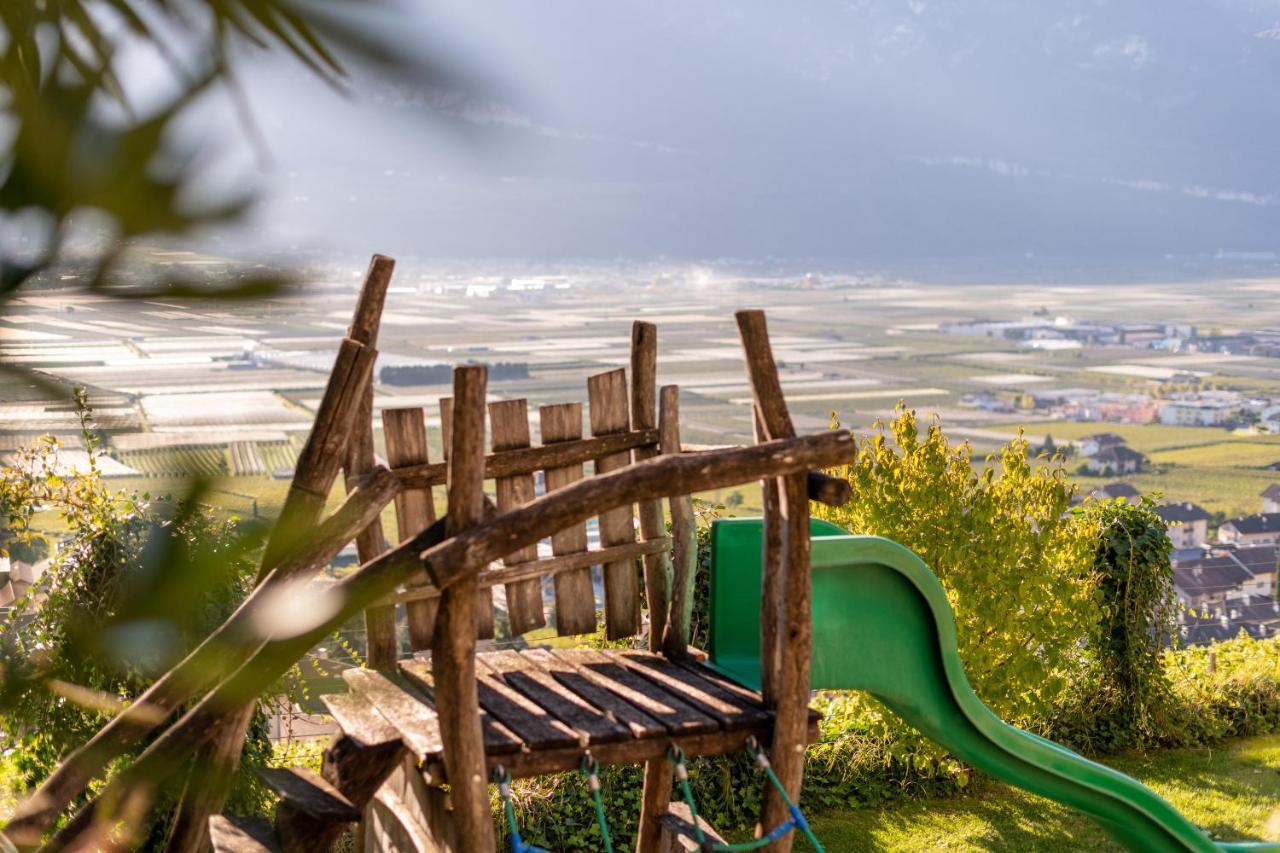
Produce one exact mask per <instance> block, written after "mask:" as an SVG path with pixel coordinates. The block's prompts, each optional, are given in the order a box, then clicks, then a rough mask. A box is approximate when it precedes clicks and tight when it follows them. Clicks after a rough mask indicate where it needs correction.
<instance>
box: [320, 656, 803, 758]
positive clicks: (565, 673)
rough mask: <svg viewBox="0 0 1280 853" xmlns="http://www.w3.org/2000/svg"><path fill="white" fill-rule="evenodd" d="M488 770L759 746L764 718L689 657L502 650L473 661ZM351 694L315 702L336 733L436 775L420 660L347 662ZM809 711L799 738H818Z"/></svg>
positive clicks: (757, 704) (768, 725)
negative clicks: (396, 745)
mask: <svg viewBox="0 0 1280 853" xmlns="http://www.w3.org/2000/svg"><path fill="white" fill-rule="evenodd" d="M476 662H477V668H476V675H477V678H478V682H479V693H480V707H481V724H482V727H483V731H484V745H485V754H486V761H487V763H488V767H489V770H490V771H492V770H493V768H494V767H496V766H497V765H502V766H503V767H504V768H506V770H507V771H508V772H509V773H511V775H512V776H513V777H521V776H535V775H539V774H543V773H556V772H561V771H565V770H574V769H577V768H578V767H579V765H580V764H581V761H582V758H583V754H584V753H585V752H586V751H588V750H589V751H590V752H591V754H592V756H593V757H594V758H595V759H596V760H597V761H599V762H600V763H601V764H622V763H634V762H640V761H646V760H648V759H650V758H658V757H661V756H662V755H664V754H665V753H666V751H667V749H668V748H669V747H670V746H671V745H673V744H674V745H678V746H679V747H680V748H681V749H683V750H684V752H685V753H686V754H688V755H717V754H721V753H726V752H733V751H735V750H738V749H742V748H743V747H744V746H745V744H746V742H747V739H748V738H749V737H752V736H754V737H755V738H756V739H757V740H759V741H760V742H761V743H764V744H768V743H769V742H770V739H771V738H772V733H773V722H774V715H773V713H772V712H771V711H770V710H769V709H767V708H765V707H764V705H763V703H762V700H761V698H760V696H759V694H757V693H755V692H753V691H751V690H748V689H746V688H744V687H742V686H740V685H738V684H735V683H734V682H732V681H730V680H728V679H727V678H725V677H724V676H721V675H720V674H718V673H716V672H714V671H712V670H711V669H709V668H707V667H705V666H702V665H700V664H697V663H692V662H690V663H673V662H672V661H669V660H667V659H666V658H664V657H662V656H661V655H657V654H652V653H649V652H643V651H629V650H628V651H617V650H610V651H595V650H559V649H557V650H547V649H531V650H525V651H520V652H516V651H501V652H490V653H487V654H481V655H478V656H477V659H476ZM345 677H346V680H347V683H348V685H349V686H350V688H351V694H350V695H349V696H334V697H325V701H326V703H327V704H328V705H329V708H330V711H331V712H332V713H333V715H334V717H335V719H336V720H337V721H338V724H339V726H340V727H341V728H342V729H343V731H344V732H345V733H347V734H349V735H351V736H353V737H356V738H357V739H360V740H362V741H364V742H366V743H376V742H379V741H381V740H385V739H386V737H387V735H388V732H389V731H392V730H393V731H394V732H395V733H396V734H397V735H398V736H399V737H400V739H401V740H402V742H403V743H404V744H405V745H406V746H407V747H408V748H409V749H410V751H412V752H413V753H414V754H415V755H416V757H417V758H418V759H419V761H421V762H422V766H423V769H424V772H425V773H426V775H427V776H428V778H429V780H430V781H432V782H444V781H446V780H445V778H444V763H443V744H442V743H441V739H440V727H439V721H438V719H437V717H436V711H435V707H434V705H433V701H432V695H433V682H432V675H431V667H430V664H429V663H427V662H424V661H420V660H408V661H402V662H401V663H400V665H399V668H398V671H397V672H395V673H391V674H385V673H379V672H376V671H373V670H365V669H353V670H349V671H348V672H347V673H346V674H345ZM818 719H819V715H818V713H817V712H816V711H812V710H811V711H810V720H809V740H810V742H812V741H814V740H816V739H817V737H818V726H817V723H818Z"/></svg>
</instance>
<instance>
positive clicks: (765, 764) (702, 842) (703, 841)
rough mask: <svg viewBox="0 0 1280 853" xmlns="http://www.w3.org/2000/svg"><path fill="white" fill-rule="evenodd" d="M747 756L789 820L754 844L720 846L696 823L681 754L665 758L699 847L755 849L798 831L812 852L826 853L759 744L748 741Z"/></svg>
mask: <svg viewBox="0 0 1280 853" xmlns="http://www.w3.org/2000/svg"><path fill="white" fill-rule="evenodd" d="M747 754H748V755H750V756H751V758H752V760H754V761H755V763H756V767H758V768H759V769H760V771H761V772H762V773H764V774H765V776H766V777H767V778H768V779H769V782H770V784H772V785H773V789H774V790H775V791H777V792H778V796H780V797H782V802H783V803H785V804H786V806H787V811H788V812H789V813H790V817H788V818H787V819H786V820H784V821H783V822H782V823H780V824H778V825H777V826H775V827H774V828H773V829H771V830H769V831H768V832H767V833H765V834H764V835H761V836H760V837H759V838H757V839H755V840H754V841H744V842H741V843H739V844H720V843H711V842H709V841H707V837H706V835H704V834H703V832H702V826H701V825H700V824H699V823H698V807H697V805H695V804H694V801H693V790H692V789H691V788H690V787H689V769H688V768H687V767H686V766H685V763H684V751H683V750H681V749H680V748H679V747H674V746H673V747H672V748H671V749H670V751H669V753H668V757H669V758H670V759H671V762H672V763H673V764H674V765H675V776H676V781H678V782H679V783H680V794H681V796H682V797H683V798H684V802H685V805H687V806H688V807H689V816H690V817H691V818H692V820H693V833H694V837H695V838H696V839H697V841H698V846H699V847H700V848H701V849H703V850H711V851H717V853H736V852H737V851H746V850H758V849H760V848H761V847H764V846H765V845H767V844H772V843H773V842H775V841H777V840H778V839H780V838H783V837H784V836H786V834H787V833H788V832H791V831H792V830H795V829H799V830H800V831H801V832H803V833H804V835H805V837H806V838H808V839H809V843H810V844H812V845H813V849H814V850H816V851H818V853H825V851H824V849H823V847H822V844H820V843H819V842H818V839H817V838H816V837H815V836H814V834H813V830H812V829H810V828H809V822H808V821H807V820H805V818H804V815H803V814H802V813H801V812H800V807H799V806H797V805H796V804H795V803H794V802H792V801H791V797H789V796H787V790H786V788H784V787H782V783H781V782H780V781H778V777H777V775H775V774H774V772H773V767H772V766H770V764H769V758H768V756H766V755H765V754H764V750H763V749H761V747H760V744H759V743H758V742H757V741H756V739H755V738H754V737H752V738H748V739H747Z"/></svg>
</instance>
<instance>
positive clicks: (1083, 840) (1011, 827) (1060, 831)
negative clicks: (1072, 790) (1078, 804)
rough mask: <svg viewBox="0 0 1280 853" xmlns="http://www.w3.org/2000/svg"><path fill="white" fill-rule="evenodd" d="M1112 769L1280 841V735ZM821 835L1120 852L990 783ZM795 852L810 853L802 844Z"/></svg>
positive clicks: (835, 823) (1128, 761)
mask: <svg viewBox="0 0 1280 853" xmlns="http://www.w3.org/2000/svg"><path fill="white" fill-rule="evenodd" d="M1107 763H1109V764H1111V765H1112V766H1113V767H1116V768H1117V769H1119V770H1121V771H1123V772H1125V773H1128V774H1130V775H1132V776H1135V777H1137V778H1138V779H1141V780H1142V781H1143V782H1144V783H1146V784H1147V785H1150V786H1151V787H1152V788H1154V789H1155V790H1156V791H1157V792H1159V793H1160V795H1161V796H1163V797H1165V798H1166V799H1168V800H1169V801H1170V802H1172V803H1173V804H1174V805H1175V806H1176V807H1177V808H1178V809H1179V810H1181V811H1182V812H1183V813H1184V814H1185V815H1187V816H1188V817H1189V818H1190V819H1191V820H1192V821H1194V822H1195V823H1197V824H1198V825H1200V826H1202V827H1204V828H1206V829H1207V830H1209V832H1211V833H1212V834H1213V835H1214V836H1216V837H1219V838H1222V839H1227V840H1240V841H1242V840H1261V841H1275V840H1280V735H1272V736H1268V737H1256V738H1241V739H1239V740H1235V741H1230V742H1227V743H1224V744H1220V745H1218V746H1215V747H1212V748H1207V749H1188V750H1168V751H1165V752H1159V753H1153V754H1150V755H1144V756H1120V757H1116V758H1114V759H1111V760H1109V761H1108V762H1107ZM813 828H814V832H815V834H816V835H817V836H818V839H819V840H821V841H822V843H823V845H824V846H825V847H826V849H828V850H832V851H834V850H894V851H898V850H939V849H946V850H1008V851H1015V850H1016V851H1059V850H1061V851H1068V850H1119V849H1122V848H1120V847H1119V846H1118V845H1116V844H1115V843H1114V842H1112V841H1111V840H1110V839H1109V838H1108V837H1107V836H1106V835H1104V834H1103V832H1102V830H1100V829H1098V828H1097V827H1096V826H1094V824H1093V823H1092V822H1090V821H1089V820H1088V819H1086V818H1085V817H1083V816H1081V815H1079V814H1077V813H1075V812H1072V811H1070V810H1069V809H1067V808H1066V807H1064V806H1060V805H1058V804H1057V803H1052V802H1050V801H1048V800H1045V799H1043V798H1041V797H1037V796H1035V795H1033V794H1028V793H1026V792H1024V791H1021V790H1019V789H1016V788H1011V787H1009V786H1007V785H1003V784H1001V783H998V782H994V781H991V780H987V779H983V780H980V781H976V782H975V783H974V785H973V787H972V788H971V789H970V790H969V791H968V792H966V793H965V794H963V795H961V796H957V797H954V798H950V799H945V800H921V801H913V802H910V803H898V804H895V805H893V806H891V807H888V808H885V809H878V810H873V809H857V810H853V811H848V812H838V813H828V814H825V815H819V816H816V817H815V818H814V820H813ZM796 849H797V850H807V849H809V847H808V845H807V844H806V843H805V842H803V841H801V842H799V843H797V845H796Z"/></svg>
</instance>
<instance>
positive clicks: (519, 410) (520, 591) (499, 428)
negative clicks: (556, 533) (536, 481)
mask: <svg viewBox="0 0 1280 853" xmlns="http://www.w3.org/2000/svg"><path fill="white" fill-rule="evenodd" d="M489 428H490V430H491V432H492V434H493V437H492V441H493V450H494V452H495V453H497V452H499V451H503V450H519V449H522V448H526V447H528V446H529V442H530V438H529V407H528V403H527V401H525V400H502V401H499V402H495V403H490V404H489ZM494 485H495V487H496V489H497V492H498V494H497V500H498V512H506V511H507V510H509V509H515V508H516V507H518V506H523V505H524V504H527V503H528V502H529V501H531V500H533V498H534V494H533V474H513V475H512V476H510V477H499V478H498V479H497V481H496V482H495V484H494ZM537 559H538V546H536V545H528V546H526V547H524V548H521V549H520V550H519V551H516V552H515V553H513V554H508V555H507V556H506V557H504V558H503V562H504V563H505V564H506V565H507V567H508V568H510V567H513V566H518V565H520V564H521V563H528V562H530V561H533V560H537ZM506 593H507V615H508V617H509V619H510V620H511V636H513V637H518V636H520V635H522V634H526V633H528V632H529V631H532V630H534V629H535V628H541V627H542V626H543V625H545V624H547V617H546V614H545V613H543V612H542V581H541V580H540V579H539V578H537V577H536V576H532V577H530V578H529V579H527V580H518V581H509V582H508V583H507V584H506Z"/></svg>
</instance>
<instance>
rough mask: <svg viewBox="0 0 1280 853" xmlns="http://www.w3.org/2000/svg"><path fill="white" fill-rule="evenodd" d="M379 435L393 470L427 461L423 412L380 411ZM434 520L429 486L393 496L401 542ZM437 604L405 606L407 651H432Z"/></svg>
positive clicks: (414, 602)
mask: <svg viewBox="0 0 1280 853" xmlns="http://www.w3.org/2000/svg"><path fill="white" fill-rule="evenodd" d="M382 432H383V436H384V438H385V439H386V443H387V464H388V465H390V466H391V467H392V468H396V467H400V466H403V465H417V464H421V463H425V462H429V461H430V457H429V452H430V451H429V450H428V449H427V419H426V413H425V412H424V411H423V410H422V409H420V408H403V409H383V410H382ZM435 520H436V507H435V496H434V495H433V494H432V492H431V488H430V487H426V488H412V489H410V488H406V489H402V490H401V492H400V494H399V495H397V496H396V529H397V530H398V532H399V534H400V541H401V542H404V541H405V540H407V539H411V538H413V537H414V536H417V535H418V533H420V532H421V531H422V530H423V528H426V527H429V526H430V525H431V523H432V522H434V521H435ZM426 582H427V579H426V578H415V579H414V581H413V582H412V583H410V584H409V588H410V589H412V588H413V587H415V586H421V585H422V584H424V583H426ZM436 604H437V602H436V601H435V600H432V599H415V600H412V601H409V602H407V603H406V605H405V621H406V623H407V624H408V627H409V648H411V649H413V650H414V651H415V652H416V651H421V650H423V649H429V648H431V635H432V633H434V631H435V624H436Z"/></svg>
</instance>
